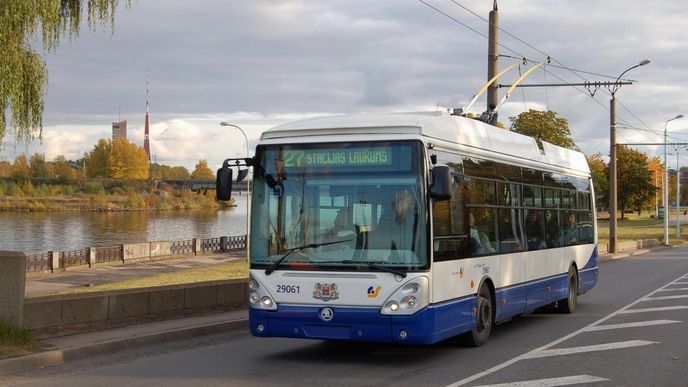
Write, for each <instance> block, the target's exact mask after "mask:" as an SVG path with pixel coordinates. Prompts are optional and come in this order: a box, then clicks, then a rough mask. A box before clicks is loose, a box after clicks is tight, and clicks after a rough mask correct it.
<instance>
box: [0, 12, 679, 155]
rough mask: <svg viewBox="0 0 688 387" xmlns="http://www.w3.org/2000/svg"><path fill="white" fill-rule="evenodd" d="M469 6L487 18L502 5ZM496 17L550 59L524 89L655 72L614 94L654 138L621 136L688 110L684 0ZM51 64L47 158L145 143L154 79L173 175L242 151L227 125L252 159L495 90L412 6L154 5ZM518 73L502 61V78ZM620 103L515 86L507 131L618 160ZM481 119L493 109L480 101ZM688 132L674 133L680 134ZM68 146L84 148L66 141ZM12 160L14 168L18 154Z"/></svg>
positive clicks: (629, 120) (516, 50)
mask: <svg viewBox="0 0 688 387" xmlns="http://www.w3.org/2000/svg"><path fill="white" fill-rule="evenodd" d="M428 2H429V3H430V4H431V5H433V6H434V7H437V8H439V9H440V10H442V11H443V12H445V13H447V14H448V15H450V16H451V17H452V18H455V19H456V20H458V21H460V22H462V23H464V24H465V25H467V26H469V27H470V28H473V29H475V30H476V31H478V32H481V33H486V32H487V24H486V23H485V22H484V21H483V20H481V19H479V18H477V17H475V16H474V15H472V14H470V13H468V12H466V11H465V10H463V9H462V8H460V7H458V6H457V5H456V4H454V3H453V2H450V1H446V0H428ZM461 3H462V4H464V5H465V6H467V7H468V8H470V9H472V10H474V11H475V12H476V13H478V14H479V15H481V16H483V17H487V13H488V11H489V10H490V8H491V5H492V2H485V1H479V0H467V1H463V2H461ZM499 5H500V8H499V12H500V25H501V27H502V28H503V29H504V31H502V32H501V33H500V43H501V44H502V46H501V47H500V53H501V54H505V55H509V56H513V57H521V56H526V57H528V58H529V59H531V60H534V61H541V60H544V59H545V57H546V56H548V55H549V56H551V57H552V58H553V62H552V66H547V72H546V73H545V72H544V71H540V70H538V71H536V72H534V73H533V74H532V75H531V76H530V77H529V78H528V79H527V80H526V81H525V83H573V82H583V81H586V80H592V81H595V80H603V81H604V80H613V79H615V77H616V76H618V75H619V74H620V73H621V72H622V71H624V70H625V69H627V68H628V67H630V66H632V65H633V64H635V63H637V62H638V61H639V60H640V59H643V58H649V59H651V60H652V63H651V64H650V65H648V66H643V67H642V68H638V69H635V70H633V71H632V72H629V73H628V74H627V76H626V77H628V78H630V79H636V80H638V81H639V82H638V83H636V84H634V85H632V86H623V87H622V88H621V90H620V91H619V92H618V93H617V100H618V102H619V106H618V109H617V111H618V121H619V122H623V123H626V124H627V125H628V126H632V127H638V128H642V129H644V131H645V135H643V134H639V133H638V132H637V131H636V132H632V131H631V132H629V130H625V131H622V132H621V135H622V136H625V137H627V138H628V139H629V140H630V139H633V140H634V141H635V140H637V139H641V138H645V137H644V136H649V137H650V138H655V137H656V136H654V137H653V135H652V134H651V132H648V130H662V129H663V124H664V122H665V120H666V119H668V118H670V117H673V116H675V115H676V114H678V113H688V112H686V111H682V109H683V107H685V106H688V84H686V82H685V79H684V78H685V75H684V72H685V71H684V70H685V68H686V66H688V53H686V52H685V51H686V50H682V48H685V47H687V46H688V37H687V36H686V35H685V34H684V32H683V30H682V29H681V28H680V26H682V25H683V24H684V23H683V21H684V20H685V19H686V18H687V17H688V7H685V6H684V5H683V4H682V3H681V2H652V3H648V2H646V1H641V0H628V1H624V2H618V1H617V2H599V1H595V0H580V1H575V2H571V1H565V0H527V1H526V0H513V1H510V2H500V4H499ZM619 15H623V17H619ZM619 31H623V32H619ZM512 35H513V36H512ZM45 60H46V63H47V65H48V70H49V75H50V78H49V86H48V94H47V97H46V101H45V102H46V103H45V116H44V118H45V122H44V125H45V127H46V132H45V134H46V137H45V141H44V144H46V146H47V144H48V142H47V141H48V137H47V133H48V131H49V130H56V131H60V132H64V133H63V134H64V135H62V136H54V137H51V138H50V144H52V145H51V148H50V151H49V152H50V153H51V154H52V153H56V152H62V153H69V154H73V155H77V154H79V153H83V152H84V151H86V150H87V149H81V150H80V152H77V150H76V149H75V148H76V147H75V146H72V145H73V143H76V144H79V143H81V142H80V141H83V145H84V146H85V147H90V146H92V144H93V143H95V140H97V136H98V135H101V136H104V137H109V135H110V134H109V125H110V123H111V122H112V121H117V120H118V117H119V116H120V114H121V116H122V119H127V120H128V121H129V127H130V133H131V137H132V138H133V139H136V141H140V142H139V143H142V127H143V117H144V113H145V106H146V74H149V76H150V101H149V102H150V110H151V119H152V122H153V123H154V125H153V127H152V130H154V133H153V136H152V142H151V144H152V149H153V153H154V154H155V155H156V157H158V159H159V160H165V162H166V163H170V164H174V163H179V164H187V165H188V164H189V163H195V162H196V161H197V160H198V159H199V158H206V159H208V161H209V162H210V163H211V164H212V163H219V162H221V161H222V159H223V157H239V156H240V155H242V154H243V152H245V150H242V146H245V144H243V141H242V136H241V135H240V134H239V135H238V134H237V133H236V132H235V131H234V132H233V131H232V130H231V129H229V128H220V127H219V125H218V124H219V122H220V121H225V120H228V119H229V120H232V122H238V125H240V126H241V127H242V128H244V129H245V130H246V131H247V135H248V137H249V142H250V143H251V147H253V146H254V145H255V141H256V139H257V137H258V136H257V134H256V133H259V132H261V131H262V130H265V129H266V128H268V127H270V126H272V125H274V124H276V123H280V122H284V121H285V120H289V119H291V118H300V117H307V116H312V115H323V114H331V113H334V114H340V113H357V112H375V111H404V110H406V111H418V110H422V109H428V110H435V109H436V107H437V106H438V105H439V106H447V107H458V106H460V105H462V104H465V103H467V102H468V101H469V100H470V99H471V97H472V95H473V94H474V93H475V92H476V91H477V90H479V89H480V87H481V86H482V85H483V84H484V82H485V81H486V63H487V41H486V39H485V38H484V37H482V36H479V35H478V34H476V33H475V32H472V31H469V30H468V29H467V28H465V27H464V26H462V25H460V24H459V23H457V22H456V21H454V20H451V19H449V18H447V17H446V16H444V15H441V14H439V13H438V12H436V11H434V10H433V9H431V8H429V7H427V6H424V5H423V4H422V3H420V2H413V1H411V2H370V1H366V0H331V1H327V2H320V1H302V0H270V1H267V0H262V1H261V0H256V1H251V2H240V1H231V2H227V1H222V0H206V1H204V2H203V3H202V5H198V4H195V3H190V2H187V1H182V0H175V1H171V0H165V1H163V0H148V1H145V2H136V3H135V4H133V5H132V7H131V8H130V9H124V8H122V9H120V10H118V13H117V20H116V23H115V32H114V35H110V34H109V33H103V32H100V31H98V32H96V33H91V32H86V31H83V32H82V33H81V34H80V37H79V40H78V41H76V42H74V43H72V44H63V45H62V46H61V47H59V48H58V50H57V51H56V52H55V53H54V54H53V53H46V54H45ZM517 60H518V59H514V58H507V57H502V58H500V63H501V67H502V68H504V67H505V66H506V65H508V64H510V63H514V62H515V61H517ZM530 65H532V64H529V65H528V66H524V67H522V68H521V71H525V69H526V68H527V67H529V66H530ZM567 68H573V69H582V70H587V71H590V72H592V73H594V74H581V73H577V74H574V73H573V72H571V71H569V70H568V69H567ZM518 74H519V73H518V70H514V71H512V72H510V73H508V74H507V75H506V76H505V77H504V79H501V80H500V83H503V84H508V83H511V82H513V81H514V80H515V79H516V78H517V77H518ZM605 75H609V76H611V77H612V78H608V77H605ZM503 92H504V89H500V94H501V95H503ZM609 99H610V95H609V93H608V91H607V90H606V89H604V88H602V89H599V90H597V91H596V93H595V97H594V99H593V98H591V97H590V96H589V94H588V90H585V88H582V87H579V88H575V89H574V88H571V87H559V88H555V87H549V88H546V89H545V88H529V89H518V90H516V91H515V92H514V94H513V95H512V97H511V98H510V99H509V101H508V102H507V103H506V104H505V105H504V109H503V111H501V112H500V120H501V121H502V122H504V123H505V124H508V117H510V116H514V115H517V114H518V113H519V112H521V111H523V110H525V109H528V108H549V109H552V110H554V111H556V112H558V113H559V115H560V116H562V117H564V118H567V119H568V121H569V124H570V126H571V129H572V134H573V137H574V140H575V141H576V142H577V143H578V144H579V145H580V146H581V148H582V149H583V150H584V151H585V152H587V153H596V152H601V153H603V154H606V153H608V147H609V110H608V109H609ZM473 110H474V112H477V113H480V112H482V110H484V98H481V100H479V102H478V103H477V104H476V106H475V107H474V109H473ZM246 112H249V113H246ZM686 126H688V123H683V122H675V123H673V124H672V131H674V132H681V131H682V130H683V129H684V128H686ZM86 128H97V129H95V132H94V130H93V129H90V130H91V131H88V129H86ZM132 128H136V129H132ZM103 132H104V133H103ZM70 133H72V134H80V135H83V136H86V137H85V139H83V140H80V139H79V137H75V139H76V140H75V141H74V142H70V141H68V140H66V138H68V136H69V134H70ZM134 136H136V137H134ZM647 141H649V140H647ZM32 146H33V145H32ZM10 148H12V147H11V146H6V150H5V151H3V153H2V155H3V156H5V157H6V156H7V155H10V154H12V149H10ZM46 149H47V148H46ZM640 149H641V150H643V151H649V152H652V151H653V148H651V147H645V148H640ZM46 152H47V151H46Z"/></svg>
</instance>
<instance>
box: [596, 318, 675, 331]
mask: <svg viewBox="0 0 688 387" xmlns="http://www.w3.org/2000/svg"><path fill="white" fill-rule="evenodd" d="M680 322H683V321H676V320H652V321H639V322H634V323H624V324H610V325H596V326H594V327H588V328H587V329H585V331H586V332H594V331H607V330H610V329H623V328H636V327H649V326H653V325H662V324H675V323H680Z"/></svg>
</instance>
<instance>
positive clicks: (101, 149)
mask: <svg viewBox="0 0 688 387" xmlns="http://www.w3.org/2000/svg"><path fill="white" fill-rule="evenodd" d="M111 149H112V144H111V142H110V141H109V140H106V139H104V138H101V139H100V140H98V143H97V144H96V145H95V146H94V147H93V150H91V151H90V152H89V153H87V154H86V155H85V163H86V177H90V178H93V177H100V178H106V177H108V157H109V156H110V151H111Z"/></svg>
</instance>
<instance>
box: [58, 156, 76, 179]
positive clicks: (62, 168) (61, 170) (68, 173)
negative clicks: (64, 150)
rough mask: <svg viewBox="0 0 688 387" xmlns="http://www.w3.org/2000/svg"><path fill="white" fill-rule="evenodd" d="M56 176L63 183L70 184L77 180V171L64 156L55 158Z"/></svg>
mask: <svg viewBox="0 0 688 387" xmlns="http://www.w3.org/2000/svg"><path fill="white" fill-rule="evenodd" d="M54 171H55V176H57V178H58V179H60V180H62V181H63V182H69V181H72V180H74V179H75V178H76V171H75V170H74V169H73V168H72V167H71V166H70V165H69V163H68V162H67V160H66V159H65V157H64V156H62V155H60V156H57V157H56V158H55V167H54Z"/></svg>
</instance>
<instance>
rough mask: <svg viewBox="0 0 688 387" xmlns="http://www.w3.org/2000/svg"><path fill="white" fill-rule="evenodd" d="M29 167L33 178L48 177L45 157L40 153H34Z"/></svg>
mask: <svg viewBox="0 0 688 387" xmlns="http://www.w3.org/2000/svg"><path fill="white" fill-rule="evenodd" d="M29 166H30V167H31V176H32V177H47V176H48V170H47V165H46V163H45V157H43V155H42V154H40V153H34V154H33V156H31V159H30V160H29Z"/></svg>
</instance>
